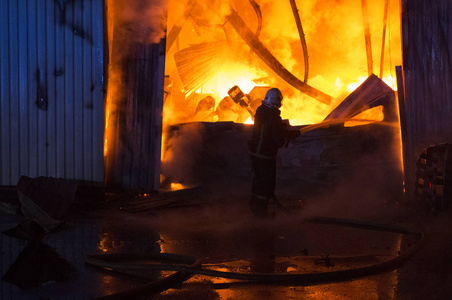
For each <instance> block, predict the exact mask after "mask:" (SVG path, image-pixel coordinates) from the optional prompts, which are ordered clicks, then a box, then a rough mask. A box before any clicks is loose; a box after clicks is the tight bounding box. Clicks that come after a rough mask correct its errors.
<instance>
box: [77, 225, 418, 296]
mask: <svg viewBox="0 0 452 300" xmlns="http://www.w3.org/2000/svg"><path fill="white" fill-rule="evenodd" d="M305 223H312V224H327V225H338V226H344V227H352V228H358V229H366V230H374V231H385V232H392V233H399V234H405V235H413V236H417V237H418V240H417V241H416V243H415V244H414V245H413V246H411V247H410V248H408V249H407V250H405V251H404V252H400V253H399V255H398V256H396V257H395V258H393V259H390V260H388V261H385V262H381V263H377V264H373V265H370V266H364V267H359V268H354V269H347V270H339V271H331V272H321V273H307V274H287V273H286V274H262V273H256V274H249V273H237V272H224V271H215V270H210V269H204V268H202V265H201V260H200V259H198V258H196V257H194V256H188V255H180V254H172V253H154V254H152V253H151V254H137V253H118V254H100V255H88V256H86V258H85V263H87V264H89V265H92V266H96V267H100V268H105V269H113V270H118V271H126V270H135V271H138V270H139V271H151V270H167V271H177V272H176V273H173V274H171V275H169V276H167V277H164V278H162V279H160V280H157V281H154V282H151V283H149V284H146V285H143V286H141V287H138V288H135V289H132V290H128V291H125V292H120V293H117V294H112V295H107V296H104V297H101V298H99V299H109V300H110V299H125V298H126V297H127V298H128V297H140V296H142V297H143V296H150V295H153V294H157V293H160V292H162V291H164V290H166V289H168V288H170V287H171V286H174V285H177V284H180V283H182V282H183V281H184V280H186V279H188V278H189V277H190V276H191V275H194V274H200V275H205V276H211V277H222V278H229V279H237V280H243V281H245V282H251V283H265V284H291V285H298V286H308V285H313V284H321V283H330V282H340V281H347V280H351V279H356V278H360V277H364V276H369V275H374V274H377V273H381V272H384V271H390V270H392V269H395V268H396V267H397V266H399V265H400V264H401V263H402V262H404V261H405V260H407V259H408V258H409V257H410V256H412V255H413V254H414V253H415V252H416V251H418V250H419V249H420V248H421V246H422V244H423V242H424V234H423V233H422V232H418V231H415V230H411V229H407V228H404V227H399V226H394V225H385V224H379V223H373V222H363V221H357V220H350V219H337V218H325V217H313V218H311V219H308V220H306V221H305ZM156 260H159V261H162V262H163V263H155V261H156Z"/></svg>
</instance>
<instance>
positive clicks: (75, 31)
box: [0, 0, 104, 185]
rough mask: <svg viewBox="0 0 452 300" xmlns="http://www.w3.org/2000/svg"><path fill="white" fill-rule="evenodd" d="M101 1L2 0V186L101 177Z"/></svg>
mask: <svg viewBox="0 0 452 300" xmlns="http://www.w3.org/2000/svg"><path fill="white" fill-rule="evenodd" d="M103 94H104V93H103V1H102V0H0V100H1V101H0V117H1V119H0V145H1V147H0V171H1V172H0V185H15V184H16V183H17V181H18V179H19V176H20V175H27V176H30V177H36V176H51V177H62V178H68V179H81V180H88V181H97V182H101V181H103V129H104V121H103V120H104V114H103V105H104V103H103Z"/></svg>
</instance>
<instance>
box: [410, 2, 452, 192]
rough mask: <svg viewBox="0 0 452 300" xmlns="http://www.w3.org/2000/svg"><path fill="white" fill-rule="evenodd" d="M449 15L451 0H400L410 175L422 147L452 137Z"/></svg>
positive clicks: (451, 22) (450, 32) (451, 53)
mask: <svg viewBox="0 0 452 300" xmlns="http://www.w3.org/2000/svg"><path fill="white" fill-rule="evenodd" d="M451 16H452V1H450V0H432V1H425V0H402V38H403V73H404V79H405V107H406V115H407V130H408V139H407V141H406V142H407V143H408V152H407V155H408V157H407V158H408V162H407V164H406V168H407V172H409V175H410V176H411V178H413V177H414V170H415V163H416V161H417V159H418V158H419V155H420V153H421V152H422V151H423V150H424V149H425V148H427V147H428V146H431V145H437V144H440V143H445V142H449V143H451V142H452V126H451V117H452V18H451ZM413 180H414V179H413ZM407 184H408V185H409V186H408V187H409V188H411V187H412V184H410V183H409V182H407ZM410 195H411V193H410Z"/></svg>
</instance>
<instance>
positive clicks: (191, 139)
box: [161, 123, 203, 185]
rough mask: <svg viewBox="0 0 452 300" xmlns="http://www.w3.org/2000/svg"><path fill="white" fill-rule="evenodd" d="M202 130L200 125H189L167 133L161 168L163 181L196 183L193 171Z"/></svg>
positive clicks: (200, 143) (186, 183) (200, 142)
mask: <svg viewBox="0 0 452 300" xmlns="http://www.w3.org/2000/svg"><path fill="white" fill-rule="evenodd" d="M202 130H203V127H202V125H201V124H200V123H189V124H185V125H184V126H181V127H180V129H179V130H173V131H170V132H169V133H168V137H167V139H166V142H165V145H164V147H165V151H164V153H165V156H164V157H163V158H162V166H161V168H162V174H163V176H164V177H165V180H167V181H170V182H177V183H182V184H184V185H192V184H195V183H196V182H195V178H196V176H194V170H195V164H196V161H197V157H198V155H199V151H200V148H201V145H202Z"/></svg>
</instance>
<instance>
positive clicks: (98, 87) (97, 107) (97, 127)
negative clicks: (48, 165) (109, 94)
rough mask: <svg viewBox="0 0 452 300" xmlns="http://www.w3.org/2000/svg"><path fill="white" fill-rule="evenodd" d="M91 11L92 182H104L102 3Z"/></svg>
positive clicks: (95, 3) (95, 2) (97, 0)
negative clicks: (92, 87) (92, 85)
mask: <svg viewBox="0 0 452 300" xmlns="http://www.w3.org/2000/svg"><path fill="white" fill-rule="evenodd" d="M91 3H92V4H91V9H92V15H91V17H92V24H93V28H92V33H93V43H94V45H93V48H92V51H93V53H92V55H91V59H92V61H91V66H92V74H93V81H94V90H93V92H92V93H93V94H92V95H93V127H92V128H93V169H94V170H93V180H94V181H98V182H102V181H103V180H104V175H103V174H104V172H103V165H104V161H103V160H104V154H103V149H104V99H103V96H104V93H103V90H104V86H103V83H104V82H103V72H104V66H103V42H104V37H103V3H102V0H93V1H92V2H91Z"/></svg>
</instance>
